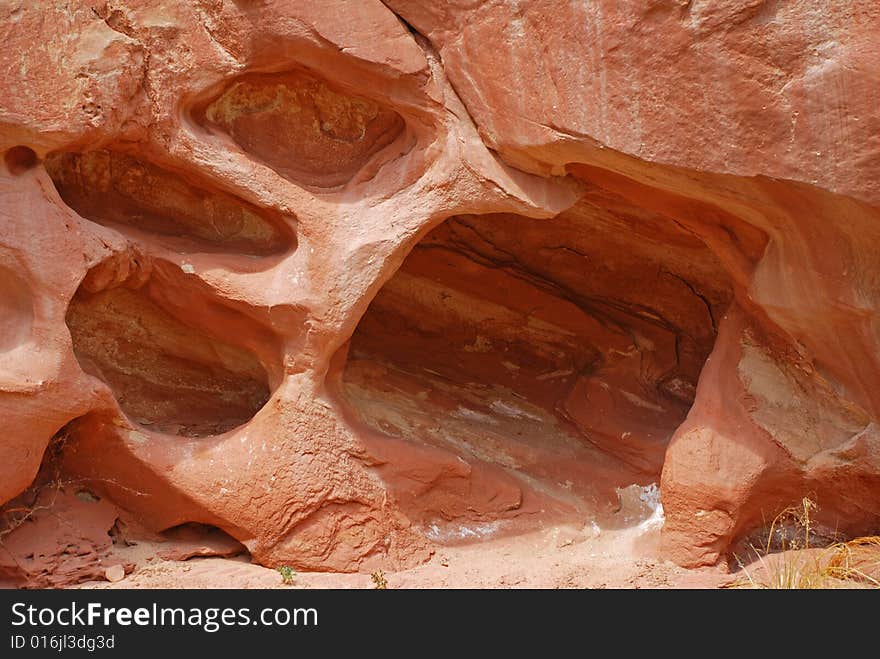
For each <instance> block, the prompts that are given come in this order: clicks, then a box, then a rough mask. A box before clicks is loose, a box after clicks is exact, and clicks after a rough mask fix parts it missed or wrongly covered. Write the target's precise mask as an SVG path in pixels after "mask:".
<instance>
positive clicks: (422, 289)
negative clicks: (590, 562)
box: [338, 194, 732, 526]
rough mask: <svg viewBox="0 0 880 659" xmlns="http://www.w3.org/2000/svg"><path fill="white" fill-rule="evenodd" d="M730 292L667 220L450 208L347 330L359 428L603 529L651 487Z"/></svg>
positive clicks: (606, 200)
mask: <svg viewBox="0 0 880 659" xmlns="http://www.w3.org/2000/svg"><path fill="white" fill-rule="evenodd" d="M731 298H732V285H731V283H730V280H729V278H728V276H727V274H726V273H725V271H724V269H723V268H722V266H721V264H720V263H719V262H718V260H717V259H716V258H715V256H714V255H713V253H712V252H711V251H710V250H709V249H708V248H707V247H706V246H705V244H704V243H703V242H702V241H701V240H700V239H699V238H697V237H696V236H694V235H693V234H692V233H690V232H688V231H686V230H685V229H683V228H682V227H681V226H680V225H678V224H676V223H675V222H674V221H673V220H671V219H670V218H668V217H664V216H660V215H656V214H653V213H651V212H650V211H646V210H645V209H641V208H638V207H635V206H633V205H631V204H629V203H628V202H626V201H624V200H622V199H620V198H617V197H615V196H613V195H610V194H603V195H600V196H598V197H597V196H596V195H588V196H586V197H585V198H584V199H582V200H581V201H580V202H579V203H578V204H577V205H576V206H575V207H573V208H572V209H570V210H568V211H566V212H564V213H562V214H561V215H559V216H557V217H555V218H553V219H531V218H526V217H522V216H517V215H511V214H496V215H486V216H456V217H453V218H450V219H448V220H447V221H446V222H444V223H443V224H441V225H440V226H438V227H437V228H435V229H434V230H433V231H431V232H430V233H429V234H427V235H426V236H425V237H424V238H423V239H422V240H421V241H420V242H419V243H418V244H417V245H416V246H415V248H414V249H413V250H412V252H411V253H410V254H409V256H408V257H407V259H406V260H405V262H404V264H403V265H402V267H401V268H400V270H399V271H398V272H397V273H396V274H395V275H394V276H393V277H392V278H391V279H390V280H389V281H388V282H387V283H386V284H385V285H384V287H383V288H382V289H381V290H380V291H379V293H378V294H377V296H376V297H375V299H374V300H373V301H372V303H371V305H370V307H369V309H368V310H367V312H366V314H365V315H364V317H363V319H362V320H361V322H360V324H359V325H358V327H357V329H356V331H355V332H354V335H353V337H352V339H351V343H350V345H349V346H348V358H347V361H346V363H345V366H344V369H343V372H342V375H341V380H340V382H339V384H338V386H339V388H340V396H341V398H342V399H343V401H344V404H345V406H346V408H347V410H348V412H349V416H350V417H351V418H352V419H353V420H354V423H355V424H356V425H360V426H361V428H363V429H365V430H367V431H368V432H371V433H381V435H383V436H386V437H394V438H398V439H403V440H408V441H412V442H417V443H421V444H425V445H429V446H433V447H438V448H443V449H447V450H449V451H451V452H453V453H454V454H456V455H459V456H461V457H462V458H463V459H464V460H466V461H468V462H470V463H473V462H475V461H481V462H485V463H489V464H491V465H495V466H498V467H501V468H502V469H504V470H505V471H506V472H507V473H509V474H511V475H513V476H514V477H516V478H517V479H519V481H520V482H521V483H522V485H523V487H525V488H531V489H532V490H534V491H537V492H539V493H541V494H542V495H546V496H549V497H551V498H553V499H555V500H557V501H560V502H562V503H563V504H565V505H567V506H569V507H570V509H571V510H573V511H574V514H575V516H576V517H577V518H579V519H581V520H586V519H590V518H593V519H599V520H601V521H600V523H601V524H603V525H604V526H615V525H617V526H625V525H627V524H632V523H634V522H635V520H633V519H631V518H627V517H626V516H625V515H623V516H622V515H620V514H617V513H619V512H620V510H621V508H622V507H625V501H624V499H626V498H627V495H626V494H625V492H626V491H627V487H628V486H630V485H632V484H638V485H648V484H650V483H653V482H656V481H658V480H659V474H660V471H661V468H662V465H663V458H664V453H665V449H666V446H667V444H668V442H669V440H670V438H671V437H672V435H673V433H674V432H675V430H676V428H677V427H678V426H679V425H680V424H681V423H682V421H683V420H684V419H685V417H686V416H687V413H688V411H689V409H690V406H691V404H692V403H693V400H694V395H695V391H696V385H697V381H698V378H699V375H700V371H701V369H702V367H703V364H704V362H705V361H706V359H707V358H708V356H709V354H710V352H711V351H712V348H713V346H714V342H715V338H716V334H717V319H719V318H720V317H721V316H722V315H723V313H724V310H725V309H726V307H727V306H728V304H729V303H730V300H731Z"/></svg>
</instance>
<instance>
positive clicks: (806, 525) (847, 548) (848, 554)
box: [730, 497, 880, 590]
mask: <svg viewBox="0 0 880 659" xmlns="http://www.w3.org/2000/svg"><path fill="white" fill-rule="evenodd" d="M817 509H818V506H817V505H816V503H815V502H814V501H812V500H811V499H810V498H808V497H804V498H803V499H802V500H801V503H800V505H799V506H793V507H790V508H786V509H785V510H783V511H782V512H781V513H779V514H778V515H777V516H776V517H775V518H774V519H773V522H772V523H771V524H770V531H769V534H768V536H767V537H768V539H767V544H766V546H765V547H763V548H762V549H763V551H759V550H757V549H755V548H754V547H752V549H753V550H754V551H755V555H756V556H757V559H758V560H757V566H755V564H754V563H753V568H752V569H749V568H748V567H746V566H745V565H744V564H743V563H742V562H741V561H740V560H739V558H738V557H737V561H738V562H739V564H740V567H741V568H742V571H743V575H744V576H743V577H742V578H740V579H738V580H737V581H735V582H733V583H732V584H731V586H730V587H731V588H760V589H768V588H769V589H798V590H800V589H828V588H880V536H866V537H860V538H854V539H852V540H849V541H846V542H835V543H833V544H831V545H828V546H827V547H824V548H821V549H818V548H813V547H810V538H811V536H812V522H811V513H812V512H813V511H815V510H817ZM785 522H788V523H794V524H796V525H797V526H798V527H799V528H800V530H801V531H802V532H803V544H801V543H800V542H799V541H798V540H797V539H795V540H792V541H789V542H788V544H787V545H786V541H785V540H783V546H782V549H781V551H779V552H775V553H771V543H772V539H773V537H774V533H775V532H776V531H777V529H778V528H779V527H780V526H781V525H782V524H783V523H785Z"/></svg>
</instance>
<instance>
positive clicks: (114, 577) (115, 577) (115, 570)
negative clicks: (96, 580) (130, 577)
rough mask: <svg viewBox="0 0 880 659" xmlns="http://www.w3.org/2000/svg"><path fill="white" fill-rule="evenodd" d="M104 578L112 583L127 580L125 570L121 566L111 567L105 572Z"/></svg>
mask: <svg viewBox="0 0 880 659" xmlns="http://www.w3.org/2000/svg"><path fill="white" fill-rule="evenodd" d="M104 578H106V579H107V581H109V582H111V583H116V582H117V581H122V580H123V579H125V568H124V567H122V566H121V565H111V566H110V567H108V568H107V569H106V570H104Z"/></svg>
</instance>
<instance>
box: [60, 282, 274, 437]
mask: <svg viewBox="0 0 880 659" xmlns="http://www.w3.org/2000/svg"><path fill="white" fill-rule="evenodd" d="M96 279H98V278H94V277H93V278H88V277H87V278H86V281H85V283H84V285H83V286H81V287H80V288H79V290H78V291H77V292H76V294H75V295H74V297H73V299H72V300H71V302H70V305H69V308H68V312H67V326H68V328H69V329H70V334H71V337H72V339H73V348H74V353H75V354H76V357H77V359H78V361H79V363H80V365H81V366H82V368H83V370H85V371H86V372H87V373H90V374H91V375H94V376H96V377H98V378H100V379H101V380H103V381H104V382H105V383H107V385H108V386H109V387H110V389H111V391H112V392H113V394H114V396H115V397H116V400H117V401H118V403H119V406H120V407H121V408H122V411H123V412H125V414H126V416H128V417H129V419H130V420H131V421H133V422H135V423H138V424H140V425H143V426H145V427H147V428H149V429H150V430H155V431H158V432H163V433H170V434H178V435H182V436H189V437H201V436H208V435H216V434H219V433H223V432H226V431H228V430H231V429H233V428H236V427H238V426H240V425H242V424H244V423H245V422H247V421H248V420H250V419H251V418H252V417H253V416H254V414H256V413H257V411H259V410H260V408H261V407H263V405H264V404H265V403H266V401H267V400H268V399H269V395H270V390H269V382H268V376H267V374H266V371H265V369H264V367H263V365H262V363H261V361H260V360H259V359H258V358H257V356H256V355H255V354H253V352H251V351H250V350H248V349H246V348H244V347H242V346H239V345H234V344H232V343H228V342H226V341H223V340H220V339H218V338H216V336H211V335H209V334H207V333H205V332H204V331H202V330H201V329H199V328H197V327H194V326H192V325H190V324H187V323H185V322H184V318H183V317H182V316H180V315H179V314H178V313H172V312H171V311H169V310H168V309H167V308H166V307H167V305H164V304H162V302H164V300H162V295H161V292H159V293H156V292H155V291H153V290H151V285H150V284H145V283H143V282H142V281H137V280H135V279H131V280H129V281H128V282H126V283H123V284H122V285H118V284H117V285H115V286H113V287H109V288H104V289H103V290H98V291H95V292H92V291H90V290H89V288H90V282H93V281H95V280H96ZM190 309H191V310H192V311H193V316H195V315H197V313H198V309H199V305H198V304H197V303H193V304H191V305H190ZM178 311H179V309H178ZM242 322H244V321H243V320H242V318H241V317H237V316H235V315H234V314H233V313H232V312H230V313H229V318H228V319H227V329H229V330H231V331H230V332H229V334H230V336H232V337H235V336H236V334H237V333H239V332H238V331H236V330H235V328H236V327H237V326H240V325H241V323H242ZM218 329H220V330H223V329H224V328H223V327H220V328H218Z"/></svg>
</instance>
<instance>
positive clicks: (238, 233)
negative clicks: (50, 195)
mask: <svg viewBox="0 0 880 659" xmlns="http://www.w3.org/2000/svg"><path fill="white" fill-rule="evenodd" d="M45 164H46V171H47V172H48V173H49V176H51V177H52V181H53V182H54V183H55V187H56V188H57V190H58V193H59V194H60V195H61V198H62V199H63V200H64V202H65V203H66V204H67V205H68V206H70V207H71V208H73V210H75V211H76V212H77V213H78V214H79V215H81V216H82V217H85V218H86V219H89V220H92V221H93V222H97V223H99V224H103V225H108V226H114V227H116V228H120V227H121V228H122V229H123V230H124V229H125V228H129V227H130V228H133V229H136V230H138V231H142V232H147V233H155V234H160V235H162V236H168V237H172V238H177V239H179V241H178V245H177V246H179V247H181V248H183V249H186V250H188V251H208V252H216V251H226V252H232V253H243V254H252V255H256V256H265V255H269V254H275V253H279V252H283V251H285V250H287V249H290V248H292V247H293V246H294V245H295V242H296V239H295V236H294V235H293V232H292V231H291V229H290V228H289V227H287V226H286V225H285V223H284V221H283V218H281V217H280V216H277V215H276V214H274V213H272V212H269V211H267V210H264V209H260V208H258V207H256V206H254V205H252V204H249V203H247V202H245V201H242V200H241V199H238V198H236V197H234V196H233V195H230V194H228V193H226V192H222V191H220V190H217V189H213V188H211V187H210V186H207V185H205V184H204V183H197V182H195V181H193V180H192V179H191V178H190V177H188V176H187V175H184V174H181V173H177V172H172V171H170V170H167V169H164V168H162V167H159V166H158V165H155V164H153V163H150V162H147V161H143V160H139V159H137V158H135V157H133V156H131V155H128V154H126V153H122V152H119V151H111V150H99V151H87V152H82V153H72V152H66V153H55V154H51V155H50V156H49V157H47V158H46V162H45Z"/></svg>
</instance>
